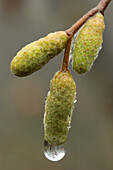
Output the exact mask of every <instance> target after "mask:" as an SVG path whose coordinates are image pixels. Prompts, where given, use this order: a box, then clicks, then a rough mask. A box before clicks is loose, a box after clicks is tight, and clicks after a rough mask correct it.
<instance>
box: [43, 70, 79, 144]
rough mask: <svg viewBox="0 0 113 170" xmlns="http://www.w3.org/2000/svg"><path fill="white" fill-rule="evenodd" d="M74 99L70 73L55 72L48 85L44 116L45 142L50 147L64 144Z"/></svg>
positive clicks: (74, 87)
mask: <svg viewBox="0 0 113 170" xmlns="http://www.w3.org/2000/svg"><path fill="white" fill-rule="evenodd" d="M75 99H76V85H75V82H74V80H73V78H72V76H71V74H70V72H69V71H66V72H61V71H60V72H57V73H56V74H55V75H54V77H53V79H52V80H51V83H50V91H49V92H48V96H47V99H46V104H45V114H44V129H45V140H46V141H48V142H49V143H50V144H51V145H61V144H63V143H65V142H66V138H67V134H68V131H69V127H70V123H71V117H72V112H73V109H74V101H75Z"/></svg>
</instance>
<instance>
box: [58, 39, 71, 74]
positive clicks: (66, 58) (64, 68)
mask: <svg viewBox="0 0 113 170" xmlns="http://www.w3.org/2000/svg"><path fill="white" fill-rule="evenodd" d="M71 41H72V37H70V38H69V39H68V42H67V44H66V48H65V52H64V58H63V64H62V69H61V71H67V70H68V63H69V54H70V48H71Z"/></svg>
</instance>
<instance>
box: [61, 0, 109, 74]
mask: <svg viewBox="0 0 113 170" xmlns="http://www.w3.org/2000/svg"><path fill="white" fill-rule="evenodd" d="M110 1H111V0H100V2H99V4H98V5H97V6H96V7H95V8H93V9H91V10H90V11H89V12H87V13H86V14H85V15H84V16H83V17H82V18H80V19H79V20H78V21H77V22H76V23H75V24H74V25H73V26H72V27H71V28H69V29H68V30H66V33H67V35H68V36H69V40H68V42H67V45H66V48H65V53H64V59H63V64H62V71H64V70H68V61H69V53H70V46H71V41H72V37H73V36H74V34H75V33H76V32H77V31H78V30H79V29H80V28H81V27H82V25H83V24H84V23H85V22H86V21H87V20H88V19H89V18H90V17H92V16H94V15H95V14H96V13H97V12H101V13H102V14H103V15H104V11H105V9H106V8H107V6H108V4H109V3H110Z"/></svg>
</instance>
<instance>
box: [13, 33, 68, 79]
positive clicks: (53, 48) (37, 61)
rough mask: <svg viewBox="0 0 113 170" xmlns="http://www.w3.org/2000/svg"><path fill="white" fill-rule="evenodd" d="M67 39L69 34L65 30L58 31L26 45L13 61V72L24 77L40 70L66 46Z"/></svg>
mask: <svg viewBox="0 0 113 170" xmlns="http://www.w3.org/2000/svg"><path fill="white" fill-rule="evenodd" d="M67 41H68V35H67V34H66V33H65V31H58V32H55V33H50V34H48V35H47V36H46V37H44V38H41V39H39V40H38V41H35V42H32V43H30V44H28V45H26V46H25V47H24V48H22V49H21V50H20V51H19V52H18V53H17V55H16V56H15V57H14V58H13V60H12V62H11V70H12V72H13V74H15V75H16V76H19V77H24V76H28V75H30V74H32V73H33V72H35V71H37V70H40V69H41V68H42V67H43V66H44V65H45V64H46V63H48V62H49V60H50V59H52V58H53V57H54V56H56V55H58V54H59V53H60V52H61V51H62V50H63V49H64V48H65V45H66V43H67Z"/></svg>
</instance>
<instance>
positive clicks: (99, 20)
mask: <svg viewBox="0 0 113 170" xmlns="http://www.w3.org/2000/svg"><path fill="white" fill-rule="evenodd" d="M104 28H105V25H104V16H103V15H102V14H101V13H97V14H96V15H95V16H93V17H91V18H90V19H89V20H88V21H87V22H86V23H85V24H84V26H83V27H82V28H81V30H80V31H79V32H78V34H77V37H76V39H75V45H74V50H73V57H72V67H73V69H74V70H75V71H76V72H77V73H79V74H84V73H87V72H88V71H90V69H91V67H92V66H93V63H94V61H95V60H96V58H97V57H98V53H99V51H100V49H101V45H102V42H103V39H102V38H103V31H104Z"/></svg>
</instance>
